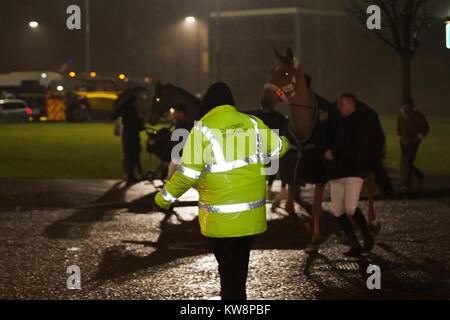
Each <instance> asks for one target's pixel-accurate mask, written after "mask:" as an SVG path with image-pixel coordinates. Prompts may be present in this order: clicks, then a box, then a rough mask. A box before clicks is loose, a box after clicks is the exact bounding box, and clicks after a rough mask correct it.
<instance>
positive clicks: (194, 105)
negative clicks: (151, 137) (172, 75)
mask: <svg viewBox="0 0 450 320" xmlns="http://www.w3.org/2000/svg"><path fill="white" fill-rule="evenodd" d="M154 85H155V94H154V96H153V99H152V106H151V109H150V118H149V123H150V124H151V125H155V124H157V123H158V121H159V119H160V118H161V117H162V116H163V115H164V113H166V112H168V111H169V110H170V108H172V107H174V106H176V105H183V106H185V107H186V113H187V114H188V115H189V116H190V117H191V118H192V120H199V115H200V112H199V111H200V110H199V107H200V100H199V99H197V98H196V97H195V96H193V95H192V94H191V93H189V92H187V91H186V90H184V89H181V88H179V87H176V86H174V85H172V84H170V83H168V84H165V85H164V84H162V83H161V81H156V82H155V83H154Z"/></svg>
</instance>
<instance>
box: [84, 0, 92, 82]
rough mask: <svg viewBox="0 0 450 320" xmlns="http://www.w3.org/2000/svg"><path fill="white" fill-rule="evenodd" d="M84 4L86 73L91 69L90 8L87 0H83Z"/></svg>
mask: <svg viewBox="0 0 450 320" xmlns="http://www.w3.org/2000/svg"><path fill="white" fill-rule="evenodd" d="M84 6H85V8H86V9H85V10H86V27H85V31H84V35H85V63H86V66H85V70H86V71H85V72H86V75H88V74H89V72H90V70H91V45H90V37H91V23H90V9H89V0H85V1H84Z"/></svg>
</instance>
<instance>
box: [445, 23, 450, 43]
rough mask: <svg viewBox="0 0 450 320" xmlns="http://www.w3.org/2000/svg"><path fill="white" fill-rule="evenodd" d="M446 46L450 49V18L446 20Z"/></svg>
mask: <svg viewBox="0 0 450 320" xmlns="http://www.w3.org/2000/svg"><path fill="white" fill-rule="evenodd" d="M445 44H446V46H447V49H450V17H447V18H445Z"/></svg>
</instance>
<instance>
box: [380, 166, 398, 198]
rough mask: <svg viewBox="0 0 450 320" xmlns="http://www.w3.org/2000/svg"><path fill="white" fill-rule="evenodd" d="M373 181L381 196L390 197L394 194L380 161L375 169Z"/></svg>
mask: <svg viewBox="0 0 450 320" xmlns="http://www.w3.org/2000/svg"><path fill="white" fill-rule="evenodd" d="M375 181H376V183H377V186H378V189H380V192H381V194H382V196H383V198H386V199H391V198H392V197H393V196H394V187H393V186H392V183H391V180H390V179H389V176H388V174H387V171H386V169H385V167H384V166H383V164H382V163H380V165H379V166H377V169H376V170H375Z"/></svg>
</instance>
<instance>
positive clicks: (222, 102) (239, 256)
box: [155, 82, 289, 300]
mask: <svg viewBox="0 0 450 320" xmlns="http://www.w3.org/2000/svg"><path fill="white" fill-rule="evenodd" d="M234 105H235V102H234V99H233V96H232V94H231V91H230V89H229V88H228V86H227V85H226V84H224V83H221V82H218V83H216V84H214V85H212V86H211V87H210V88H209V89H208V92H207V93H206V95H205V97H204V99H203V100H202V103H201V106H200V112H201V114H202V115H203V117H202V119H201V120H200V121H199V122H198V123H197V124H196V125H195V126H194V128H193V129H192V130H191V132H190V135H189V137H188V139H187V142H186V144H185V146H184V149H183V155H182V162H181V165H180V166H179V168H178V171H177V172H176V173H175V174H174V175H173V177H172V178H171V179H170V181H169V182H167V184H166V185H165V186H164V188H163V189H162V191H161V192H159V193H158V194H157V195H156V197H155V203H156V205H157V206H159V207H161V208H163V209H166V210H167V209H169V208H170V207H171V205H172V203H173V202H175V201H176V200H177V198H179V197H180V196H181V195H183V194H184V193H185V192H186V191H187V190H189V189H190V188H191V187H192V186H194V185H195V184H197V190H198V193H199V196H200V198H199V202H198V207H199V216H198V219H199V223H200V228H201V232H202V234H203V235H204V236H206V237H208V238H209V240H210V244H211V247H212V249H213V252H214V255H215V257H216V259H217V261H218V264H219V274H220V283H221V296H222V299H224V300H243V299H246V291H245V283H246V280H247V271H248V261H249V255H250V249H251V246H252V243H253V241H254V236H255V235H257V234H260V233H263V232H264V231H266V229H267V224H266V206H265V196H266V194H265V193H266V176H265V168H264V163H263V162H264V161H266V162H267V161H268V159H277V158H278V157H281V156H283V155H284V154H285V153H286V151H287V150H288V148H289V142H288V140H287V139H286V138H285V137H279V136H278V135H277V134H276V133H275V132H273V131H272V130H270V129H269V128H268V127H267V126H266V125H265V124H264V123H263V122H262V121H261V120H260V119H258V118H256V117H254V116H248V115H246V114H244V113H241V112H238V111H237V110H236V108H235V107H234ZM271 174H273V172H272V173H271Z"/></svg>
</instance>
